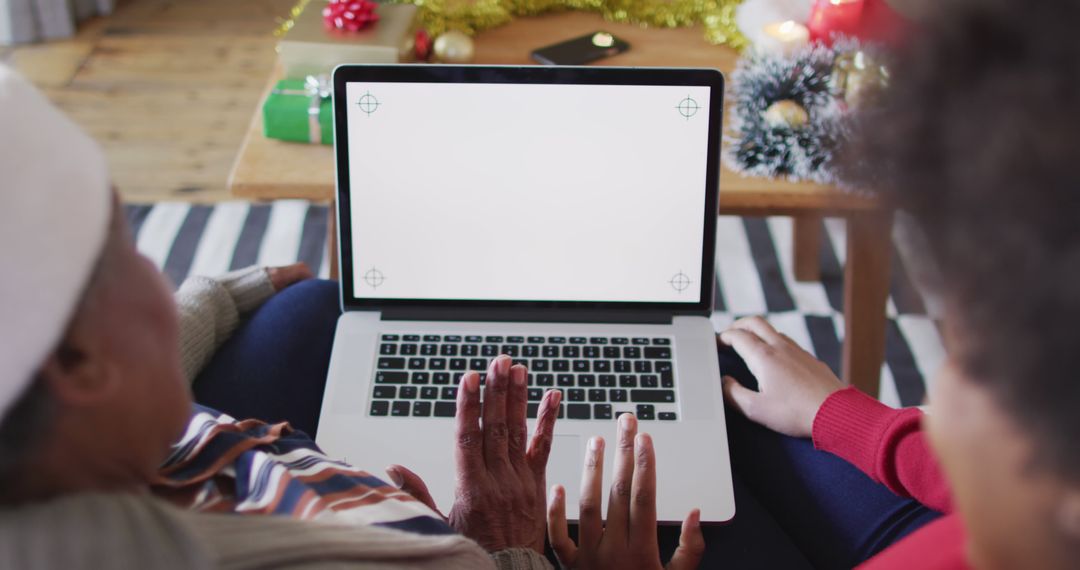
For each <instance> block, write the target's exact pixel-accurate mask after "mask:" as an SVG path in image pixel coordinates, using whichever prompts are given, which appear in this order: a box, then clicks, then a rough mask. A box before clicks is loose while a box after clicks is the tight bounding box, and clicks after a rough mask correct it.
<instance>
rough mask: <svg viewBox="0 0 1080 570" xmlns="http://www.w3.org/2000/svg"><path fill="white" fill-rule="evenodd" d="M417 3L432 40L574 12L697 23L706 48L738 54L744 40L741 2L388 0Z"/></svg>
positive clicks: (664, 23) (665, 23) (666, 24)
mask: <svg viewBox="0 0 1080 570" xmlns="http://www.w3.org/2000/svg"><path fill="white" fill-rule="evenodd" d="M388 1H391V2H395V3H403V4H416V5H417V6H419V7H420V21H421V23H422V25H423V27H424V29H426V30H427V31H428V33H430V34H431V35H432V36H433V37H438V36H439V35H441V34H442V33H443V32H446V31H449V30H457V31H460V32H463V33H465V34H468V35H473V34H475V33H476V32H481V31H484V30H487V29H491V28H495V27H498V26H501V25H503V24H506V23H509V22H510V21H511V20H513V19H514V18H516V17H519V16H536V15H539V14H543V13H545V12H555V11H563V10H577V11H582V12H598V13H600V14H602V15H603V16H604V18H605V19H606V20H608V21H611V22H625V23H629V24H637V25H640V26H643V27H656V28H681V27H688V26H695V25H698V24H701V25H702V27H703V28H704V29H705V39H706V40H707V41H708V42H709V43H713V44H719V45H726V46H729V47H731V48H733V49H736V50H739V49H742V48H743V47H745V46H746V45H747V42H746V38H745V37H743V35H742V34H741V33H740V32H739V30H738V28H737V27H736V26H735V8H736V7H737V6H738V5H739V3H740V2H742V0H388Z"/></svg>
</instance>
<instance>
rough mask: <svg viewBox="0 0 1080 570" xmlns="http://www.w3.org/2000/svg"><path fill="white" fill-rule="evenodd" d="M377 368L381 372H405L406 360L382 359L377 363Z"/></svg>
mask: <svg viewBox="0 0 1080 570" xmlns="http://www.w3.org/2000/svg"><path fill="white" fill-rule="evenodd" d="M376 364H377V366H376V368H378V369H380V370H404V369H405V359H404V358H380V359H379V361H378V362H377V363H376Z"/></svg>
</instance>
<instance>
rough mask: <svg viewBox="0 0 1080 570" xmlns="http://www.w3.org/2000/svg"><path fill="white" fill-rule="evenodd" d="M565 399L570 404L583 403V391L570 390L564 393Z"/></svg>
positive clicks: (578, 389) (580, 389)
mask: <svg viewBox="0 0 1080 570" xmlns="http://www.w3.org/2000/svg"><path fill="white" fill-rule="evenodd" d="M566 399H567V400H569V401H571V402H584V401H585V390H583V389H582V388H570V389H569V390H567V391H566Z"/></svg>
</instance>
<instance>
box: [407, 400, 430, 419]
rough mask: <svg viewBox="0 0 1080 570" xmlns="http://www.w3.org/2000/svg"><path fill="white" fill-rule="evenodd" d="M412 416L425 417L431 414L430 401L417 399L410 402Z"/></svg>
mask: <svg viewBox="0 0 1080 570" xmlns="http://www.w3.org/2000/svg"><path fill="white" fill-rule="evenodd" d="M412 415H413V417H420V418H426V417H428V416H430V415H431V402H424V401H421V400H417V401H415V402H413V404H412Z"/></svg>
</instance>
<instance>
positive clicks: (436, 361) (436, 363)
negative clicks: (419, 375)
mask: <svg viewBox="0 0 1080 570" xmlns="http://www.w3.org/2000/svg"><path fill="white" fill-rule="evenodd" d="M427 365H428V369H430V370H446V359H445V358H429V359H428V362H427Z"/></svg>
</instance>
